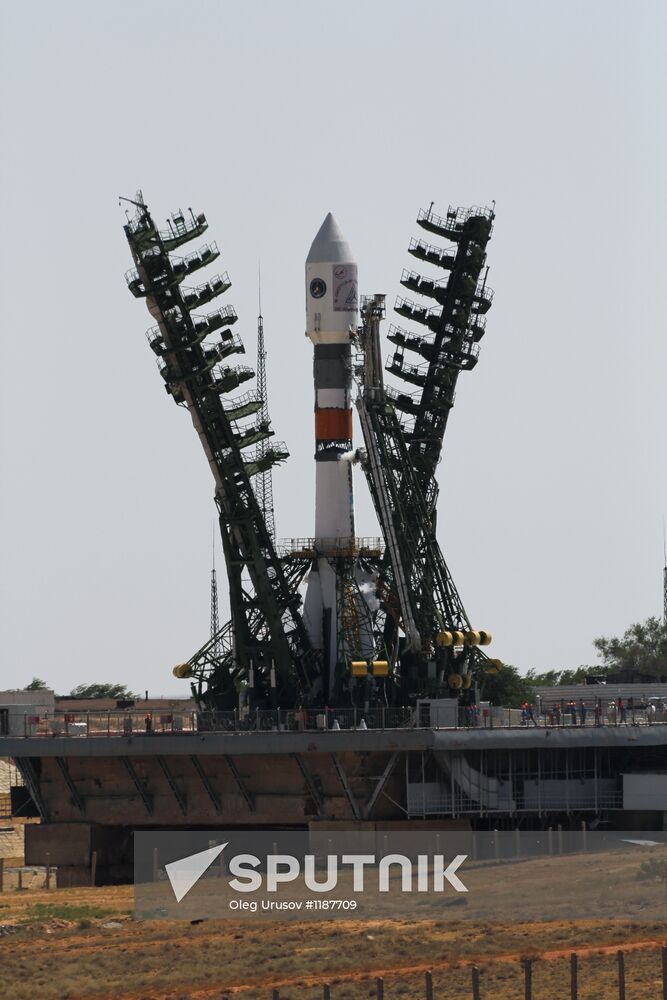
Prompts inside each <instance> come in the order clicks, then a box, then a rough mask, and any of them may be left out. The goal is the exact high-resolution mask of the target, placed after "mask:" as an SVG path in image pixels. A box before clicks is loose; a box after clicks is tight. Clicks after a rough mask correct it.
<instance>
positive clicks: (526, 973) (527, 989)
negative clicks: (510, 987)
mask: <svg viewBox="0 0 667 1000" xmlns="http://www.w3.org/2000/svg"><path fill="white" fill-rule="evenodd" d="M521 964H522V965H523V995H524V997H525V1000H533V960H532V958H522V959H521Z"/></svg>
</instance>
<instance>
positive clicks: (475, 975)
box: [472, 965, 480, 1000]
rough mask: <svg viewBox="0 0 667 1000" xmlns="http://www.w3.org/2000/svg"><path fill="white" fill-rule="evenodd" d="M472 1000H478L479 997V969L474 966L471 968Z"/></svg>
mask: <svg viewBox="0 0 667 1000" xmlns="http://www.w3.org/2000/svg"><path fill="white" fill-rule="evenodd" d="M472 1000H480V996H479V969H478V968H477V966H476V965H473V967H472Z"/></svg>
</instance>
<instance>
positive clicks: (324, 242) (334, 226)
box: [306, 212, 354, 264]
mask: <svg viewBox="0 0 667 1000" xmlns="http://www.w3.org/2000/svg"><path fill="white" fill-rule="evenodd" d="M353 260H354V257H353V256H352V251H351V250H350V244H349V243H348V242H347V240H346V239H345V237H344V236H343V234H342V232H341V230H340V226H339V225H338V223H337V222H336V220H335V219H334V217H333V215H332V214H331V212H329V214H328V215H327V217H326V219H325V220H324V222H323V223H322V225H321V226H320V229H319V232H318V234H317V236H316V237H315V239H314V240H313V245H312V246H311V248H310V252H309V254H308V256H307V257H306V264H329V263H333V264H338V263H349V262H351V261H353Z"/></svg>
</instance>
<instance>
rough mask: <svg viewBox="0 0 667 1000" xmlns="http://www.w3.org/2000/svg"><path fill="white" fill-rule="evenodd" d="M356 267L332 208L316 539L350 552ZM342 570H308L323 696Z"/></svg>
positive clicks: (309, 266) (318, 275) (326, 255)
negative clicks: (338, 572)
mask: <svg viewBox="0 0 667 1000" xmlns="http://www.w3.org/2000/svg"><path fill="white" fill-rule="evenodd" d="M358 310H359V302H358V291H357V265H356V262H355V261H354V258H353V256H352V251H351V250H350V247H349V244H348V243H347V240H346V239H345V237H344V236H343V234H342V233H341V231H340V228H339V226H338V223H337V222H336V220H335V219H334V217H333V215H331V213H329V214H328V215H327V217H326V219H325V220H324V222H323V223H322V226H321V227H320V230H319V232H318V234H317V236H316V237H315V239H314V240H313V245H312V246H311V248H310V253H309V254H308V257H307V258H306V336H307V337H309V338H310V340H311V341H312V342H313V345H314V381H315V470H316V471H315V543H316V547H317V548H318V550H319V551H320V552H323V553H331V552H335V551H336V549H340V550H344V549H345V548H346V542H351V540H353V539H354V495H353V491H352V463H351V462H350V461H349V456H350V454H351V452H352V401H351V388H352V367H351V361H352V357H351V355H352V345H351V335H350V330H352V331H355V330H356V327H357V321H358ZM336 596H337V586H336V574H335V572H334V569H333V567H332V565H331V563H330V561H329V559H328V558H326V556H325V555H322V556H321V557H319V558H318V559H317V561H316V562H315V563H314V564H313V567H312V569H311V570H310V573H309V575H308V582H307V589H306V599H305V607H304V612H305V619H306V624H307V626H308V631H309V634H310V638H311V642H312V643H313V645H314V646H315V647H316V648H317V649H322V650H323V651H324V661H325V668H326V670H327V672H328V683H327V679H325V685H324V687H325V693H326V692H331V690H332V687H333V682H334V671H335V666H336V661H337V658H338V649H337V644H338V632H339V627H338V621H337V613H336V608H337V601H336Z"/></svg>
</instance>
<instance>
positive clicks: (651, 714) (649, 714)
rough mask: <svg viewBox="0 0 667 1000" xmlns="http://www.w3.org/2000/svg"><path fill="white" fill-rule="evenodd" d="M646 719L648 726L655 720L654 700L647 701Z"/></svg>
mask: <svg viewBox="0 0 667 1000" xmlns="http://www.w3.org/2000/svg"><path fill="white" fill-rule="evenodd" d="M646 721H647V722H648V724H649V726H652V725H653V723H654V722H655V702H652V701H649V703H648V706H647V708H646Z"/></svg>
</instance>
